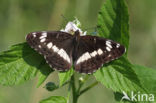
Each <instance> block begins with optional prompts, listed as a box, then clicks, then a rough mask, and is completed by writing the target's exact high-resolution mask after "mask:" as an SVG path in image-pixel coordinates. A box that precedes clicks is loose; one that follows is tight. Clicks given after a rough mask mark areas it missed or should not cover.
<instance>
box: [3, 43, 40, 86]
mask: <svg viewBox="0 0 156 103" xmlns="http://www.w3.org/2000/svg"><path fill="white" fill-rule="evenodd" d="M42 60H43V58H42V57H41V56H40V55H39V54H38V53H36V52H35V51H34V50H32V49H31V48H30V47H29V46H28V45H27V43H22V44H18V45H14V46H12V47H11V48H10V50H8V51H5V52H2V53H1V54H0V84H2V85H5V86H11V85H17V84H20V83H23V82H25V81H27V80H29V79H31V78H32V77H35V76H36V73H37V69H36V68H38V67H39V65H40V63H41V61H42Z"/></svg>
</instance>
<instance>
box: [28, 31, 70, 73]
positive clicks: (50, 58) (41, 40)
mask: <svg viewBox="0 0 156 103" xmlns="http://www.w3.org/2000/svg"><path fill="white" fill-rule="evenodd" d="M72 38H73V36H72V35H71V34H69V33H65V32H61V31H54V32H33V33H30V34H28V35H27V37H26V40H27V42H28V44H29V45H30V46H31V47H32V48H34V49H35V50H36V51H37V52H39V53H40V54H42V55H44V58H45V59H46V62H47V63H48V64H49V65H50V67H52V68H53V69H56V70H59V71H66V70H69V69H70V67H71V66H72V48H73V46H72Z"/></svg>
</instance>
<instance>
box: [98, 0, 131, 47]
mask: <svg viewBox="0 0 156 103" xmlns="http://www.w3.org/2000/svg"><path fill="white" fill-rule="evenodd" d="M98 33H99V35H100V36H102V37H106V38H109V39H112V40H114V41H118V42H120V43H121V44H123V45H124V46H125V47H126V49H127V50H128V45H129V15H128V9H127V6H126V3H125V0H106V2H105V4H104V5H103V6H102V8H101V11H100V12H99V14H98Z"/></svg>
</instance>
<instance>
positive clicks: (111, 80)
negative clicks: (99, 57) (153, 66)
mask: <svg viewBox="0 0 156 103" xmlns="http://www.w3.org/2000/svg"><path fill="white" fill-rule="evenodd" d="M98 31H99V35H100V36H103V37H107V38H110V39H112V40H114V41H118V42H120V43H121V44H123V45H125V47H126V48H127V49H128V45H129V15H128V10H127V6H126V3H125V0H106V2H105V4H104V5H103V6H102V8H101V12H99V15H98ZM109 34H110V35H109ZM132 68H133V66H132V65H131V64H130V63H129V61H128V60H127V59H126V58H125V57H121V58H119V59H118V60H115V61H113V62H111V63H109V64H106V65H105V66H104V67H103V68H101V69H100V70H98V71H97V72H96V73H94V75H95V77H96V79H97V80H98V81H100V82H101V83H102V84H103V85H105V86H106V87H107V88H111V89H112V90H113V91H115V92H122V91H125V92H128V94H129V93H130V92H131V91H143V92H145V91H144V89H143V87H142V85H141V84H140V82H139V79H138V77H137V75H136V74H135V72H134V71H133V69H132Z"/></svg>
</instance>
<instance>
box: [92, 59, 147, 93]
mask: <svg viewBox="0 0 156 103" xmlns="http://www.w3.org/2000/svg"><path fill="white" fill-rule="evenodd" d="M132 67H133V66H132V65H131V64H130V63H129V62H128V60H127V59H125V58H124V57H122V58H120V59H118V60H115V61H113V62H111V63H109V64H107V65H105V66H104V67H103V68H101V69H99V70H98V71H97V72H96V73H94V76H95V77H96V79H97V80H98V81H99V82H101V83H102V84H103V85H105V86H106V87H107V88H111V89H112V90H113V91H114V92H121V93H122V91H125V92H127V93H130V92H131V91H136V92H138V91H143V92H145V91H144V89H143V87H142V85H141V84H140V81H139V80H138V78H137V76H136V74H135V72H134V71H133V69H132Z"/></svg>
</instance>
